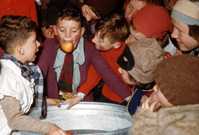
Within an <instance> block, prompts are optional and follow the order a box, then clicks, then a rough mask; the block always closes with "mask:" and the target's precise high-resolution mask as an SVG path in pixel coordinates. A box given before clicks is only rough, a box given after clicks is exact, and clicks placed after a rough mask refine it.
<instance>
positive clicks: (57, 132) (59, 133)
mask: <svg viewBox="0 0 199 135" xmlns="http://www.w3.org/2000/svg"><path fill="white" fill-rule="evenodd" d="M46 135H68V134H67V133H66V132H64V130H62V129H61V128H59V127H58V126H56V125H54V126H52V127H51V128H50V130H49V131H48V132H47V134H46Z"/></svg>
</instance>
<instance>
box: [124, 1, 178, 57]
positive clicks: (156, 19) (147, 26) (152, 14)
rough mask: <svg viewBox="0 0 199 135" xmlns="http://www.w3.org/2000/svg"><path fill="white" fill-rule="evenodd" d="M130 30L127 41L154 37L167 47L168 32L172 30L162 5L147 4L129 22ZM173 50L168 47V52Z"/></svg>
mask: <svg viewBox="0 0 199 135" xmlns="http://www.w3.org/2000/svg"><path fill="white" fill-rule="evenodd" d="M130 31H131V35H130V36H129V38H128V40H127V43H128V42H136V41H137V40H140V39H144V38H156V39H157V41H158V43H159V44H160V45H161V46H162V47H163V48H164V47H167V44H168V43H169V36H168V32H172V22H171V17H170V14H169V12H168V10H167V9H165V8H164V7H162V6H157V5H152V4H148V5H146V6H145V7H143V8H142V9H141V10H140V11H139V12H138V13H137V14H136V15H135V17H134V18H133V20H132V21H131V23H130ZM171 48H175V47H174V46H173V47H171ZM167 49H168V48H167ZM173 50H175V49H169V53H170V52H171V54H173Z"/></svg>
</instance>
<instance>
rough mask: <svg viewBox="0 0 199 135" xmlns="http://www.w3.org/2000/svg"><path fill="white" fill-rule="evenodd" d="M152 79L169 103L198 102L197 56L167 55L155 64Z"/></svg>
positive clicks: (198, 67)
mask: <svg viewBox="0 0 199 135" xmlns="http://www.w3.org/2000/svg"><path fill="white" fill-rule="evenodd" d="M154 79H155V82H156V84H157V86H158V87H159V89H160V91H161V92H162V94H163V95H164V96H165V98H166V99H167V100H168V101H169V102H170V103H171V104H173V105H187V104H199V58H198V57H195V56H193V55H188V54H187V55H185V54H184V55H180V56H172V57H169V58H167V59H165V60H163V61H162V62H161V63H160V64H159V65H158V66H157V68H156V69H155V71H154Z"/></svg>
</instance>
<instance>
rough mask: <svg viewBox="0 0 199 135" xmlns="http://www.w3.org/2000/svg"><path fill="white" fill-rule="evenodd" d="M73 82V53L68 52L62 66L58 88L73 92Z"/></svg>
mask: <svg viewBox="0 0 199 135" xmlns="http://www.w3.org/2000/svg"><path fill="white" fill-rule="evenodd" d="M72 83H73V54H72V53H69V54H67V53H66V55H65V58H64V65H63V67H62V70H61V74H60V77H59V81H58V88H59V90H61V91H63V92H69V93H71V92H72Z"/></svg>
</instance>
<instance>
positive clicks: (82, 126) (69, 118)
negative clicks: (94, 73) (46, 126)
mask: <svg viewBox="0 0 199 135" xmlns="http://www.w3.org/2000/svg"><path fill="white" fill-rule="evenodd" d="M67 106H68V103H64V104H61V108H58V107H56V106H48V108H47V109H48V112H47V117H46V119H43V120H42V121H46V122H51V123H54V124H56V125H58V126H59V127H61V128H62V129H63V130H70V131H72V132H73V135H128V134H129V133H128V132H129V129H130V127H131V124H132V117H131V116H130V115H129V114H128V112H127V111H126V107H125V106H122V105H116V104H110V103H101V102H80V103H79V104H77V105H75V106H74V107H73V108H71V109H70V110H66V107H67ZM29 115H30V116H32V117H33V118H35V119H38V117H37V108H33V110H32V111H31V113H30V114H29ZM15 133H16V132H15ZM19 133H20V134H21V135H38V133H32V132H24V131H20V132H19Z"/></svg>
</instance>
